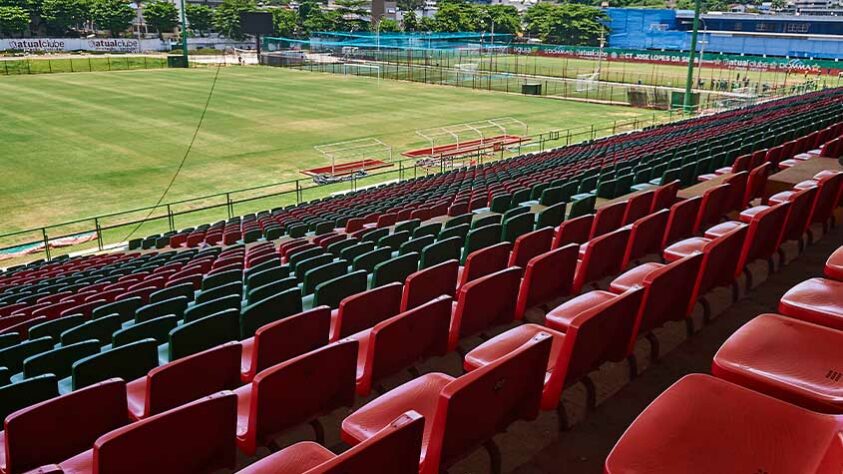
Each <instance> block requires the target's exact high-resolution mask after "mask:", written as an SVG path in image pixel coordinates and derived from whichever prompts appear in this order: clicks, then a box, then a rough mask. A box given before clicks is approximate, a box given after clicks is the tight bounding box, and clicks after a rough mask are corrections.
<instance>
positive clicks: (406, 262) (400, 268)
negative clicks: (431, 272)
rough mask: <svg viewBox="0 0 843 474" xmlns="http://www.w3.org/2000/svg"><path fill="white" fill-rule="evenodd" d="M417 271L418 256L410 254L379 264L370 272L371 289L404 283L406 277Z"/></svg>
mask: <svg viewBox="0 0 843 474" xmlns="http://www.w3.org/2000/svg"><path fill="white" fill-rule="evenodd" d="M418 269H419V254H418V253H417V252H410V253H408V254H404V255H400V256H398V257H394V258H392V259H390V260H387V261H385V262H383V263H379V264H378V265H377V266H375V271H374V272H372V288H377V287H379V286H383V285H386V284H388V283H402V284H403V283H404V280H406V279H407V277H408V276H410V275H411V274H413V273H415V272H416V271H417V270H418Z"/></svg>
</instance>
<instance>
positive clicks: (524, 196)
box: [512, 189, 531, 206]
mask: <svg viewBox="0 0 843 474" xmlns="http://www.w3.org/2000/svg"><path fill="white" fill-rule="evenodd" d="M530 193H531V190H530V189H519V190H518V191H515V192H514V193H512V205H513V206H517V205H519V204H521V203H522V202H527V201H529V200H530Z"/></svg>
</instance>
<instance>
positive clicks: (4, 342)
mask: <svg viewBox="0 0 843 474" xmlns="http://www.w3.org/2000/svg"><path fill="white" fill-rule="evenodd" d="M36 326H37V325H36ZM34 327H35V326H32V327H31V328H29V338H30V339H35V338H34V337H33V336H32V328H34ZM38 337H41V336H38ZM19 342H20V335H19V334H18V333H16V332H7V333H4V334H0V349H5V348H7V347H11V346H14V345H15V344H17V343H19Z"/></svg>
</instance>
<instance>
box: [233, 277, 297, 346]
mask: <svg viewBox="0 0 843 474" xmlns="http://www.w3.org/2000/svg"><path fill="white" fill-rule="evenodd" d="M301 311H302V300H301V292H300V291H299V289H298V288H291V289H289V290H284V291H282V292H280V293H278V294H276V295H275V296H270V297H268V298H264V299H262V300H260V301H258V302H257V303H252V304H250V305H249V306H246V307H245V308H243V311H242V312H241V313H240V339H245V338H247V337H252V336H254V334H255V331H257V330H258V328H260V327H261V326H263V325H265V324H269V323H272V322H274V321H277V320H279V319H283V318H286V317H289V316H292V315H294V314H298V313H301Z"/></svg>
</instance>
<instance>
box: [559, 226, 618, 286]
mask: <svg viewBox="0 0 843 474" xmlns="http://www.w3.org/2000/svg"><path fill="white" fill-rule="evenodd" d="M629 235H630V230H629V229H628V228H625V227H624V228H620V229H618V230H615V231H612V232H609V233H608V234H603V235H601V236H600V237H595V238H594V239H591V240H590V241H589V242H588V246H587V247H586V250H585V255H583V257H582V260H581V262H580V265H579V268H578V269H577V274H576V276H575V277H574V286H573V288H572V289H571V291H573V292H574V293H579V292H580V290H581V289H582V287H583V285H585V284H586V283H588V282H592V281H596V280H599V279H601V278H603V277H605V276H608V275H613V274H616V273H620V271H621V265H622V264H623V257H624V255H625V254H626V244H627V242H628V241H629Z"/></svg>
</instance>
